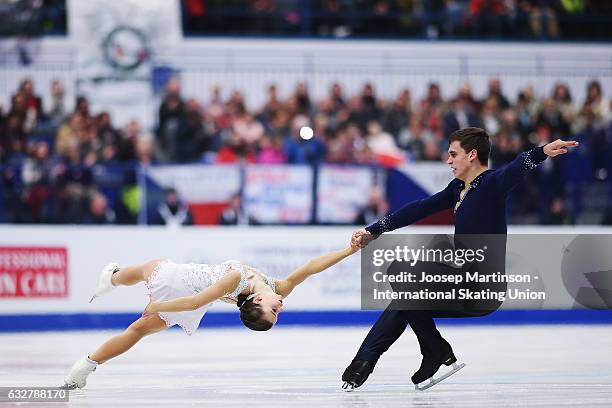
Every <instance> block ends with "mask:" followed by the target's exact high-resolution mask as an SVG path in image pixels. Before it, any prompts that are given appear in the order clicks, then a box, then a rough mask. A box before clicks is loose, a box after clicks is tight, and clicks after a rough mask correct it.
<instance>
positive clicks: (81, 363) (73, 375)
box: [59, 356, 98, 390]
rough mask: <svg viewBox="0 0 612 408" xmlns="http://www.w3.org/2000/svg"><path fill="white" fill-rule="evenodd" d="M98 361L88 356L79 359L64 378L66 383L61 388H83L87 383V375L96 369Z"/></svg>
mask: <svg viewBox="0 0 612 408" xmlns="http://www.w3.org/2000/svg"><path fill="white" fill-rule="evenodd" d="M97 366H98V363H96V362H95V361H93V360H91V359H90V358H89V357H88V356H85V357H83V358H81V359H79V360H78V361H77V362H76V363H74V365H73V366H72V368H71V369H70V372H69V373H68V376H67V377H66V378H65V379H64V384H63V385H61V386H60V387H59V388H62V389H65V390H74V389H77V388H83V387H85V385H87V376H88V375H89V374H91V373H93V372H94V371H96V367H97Z"/></svg>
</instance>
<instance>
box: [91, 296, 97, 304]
mask: <svg viewBox="0 0 612 408" xmlns="http://www.w3.org/2000/svg"><path fill="white" fill-rule="evenodd" d="M95 298H97V296H96V295H93V296H92V297H91V299H89V303H91V302H93V300H94V299H95Z"/></svg>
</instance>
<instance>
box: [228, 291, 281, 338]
mask: <svg viewBox="0 0 612 408" xmlns="http://www.w3.org/2000/svg"><path fill="white" fill-rule="evenodd" d="M247 297H248V296H247V295H243V294H240V295H238V301H237V302H236V305H237V306H238V308H239V309H240V320H242V323H243V324H244V325H245V326H246V327H248V328H249V329H251V330H255V331H266V330H270V329H271V328H272V326H274V323H272V322H270V321H268V320H266V319H263V318H262V317H261V315H262V314H263V313H262V312H261V306H259V305H258V304H255V303H253V299H249V300H247Z"/></svg>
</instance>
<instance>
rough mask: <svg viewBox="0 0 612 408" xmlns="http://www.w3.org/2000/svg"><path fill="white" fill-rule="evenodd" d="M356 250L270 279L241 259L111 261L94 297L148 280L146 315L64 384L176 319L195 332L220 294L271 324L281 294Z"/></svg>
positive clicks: (250, 321) (258, 323) (243, 313)
mask: <svg viewBox="0 0 612 408" xmlns="http://www.w3.org/2000/svg"><path fill="white" fill-rule="evenodd" d="M358 250H359V247H358V246H353V247H348V248H345V249H342V250H339V251H334V252H330V253H328V254H325V255H321V256H318V257H316V258H314V259H311V260H310V261H308V262H307V263H306V264H304V265H303V266H301V267H300V268H298V269H296V270H295V271H293V272H292V273H291V274H289V275H288V276H287V277H286V278H285V279H271V278H269V277H267V276H266V275H264V274H263V273H261V272H259V271H257V270H256V269H254V268H252V267H250V266H248V265H245V264H242V263H240V262H238V261H226V262H224V263H222V264H220V265H208V264H193V263H191V264H176V263H173V262H170V261H168V260H155V261H151V262H148V263H145V264H143V265H139V266H128V267H124V268H120V267H119V266H118V265H117V264H116V263H112V264H109V265H107V266H106V267H105V268H104V270H103V271H102V273H101V275H100V279H99V282H98V286H97V288H96V291H95V294H94V296H93V298H92V299H91V300H93V299H95V298H96V297H99V296H102V295H103V294H105V293H108V292H109V291H111V290H112V289H114V288H115V287H116V286H119V285H126V286H130V285H135V284H136V283H139V282H145V285H146V287H147V292H148V294H149V298H150V299H151V301H150V302H149V304H148V305H147V307H146V308H145V311H144V313H143V315H142V317H140V318H139V319H138V320H136V321H135V322H134V323H132V324H131V325H130V326H129V327H128V328H127V329H126V330H125V331H124V332H123V333H121V334H119V335H117V336H114V337H113V338H111V339H110V340H108V341H107V342H106V343H104V344H102V345H101V346H100V347H99V348H98V349H97V350H96V351H94V352H93V353H92V354H90V355H88V356H85V357H83V358H81V359H80V360H78V361H77V362H76V363H75V364H74V365H73V366H72V368H71V369H70V372H69V373H68V376H67V377H66V378H65V379H64V385H62V388H66V389H75V388H83V387H85V385H86V382H87V376H88V375H89V374H91V373H92V372H93V371H94V370H95V369H96V367H97V366H98V365H99V364H102V363H105V362H106V361H108V360H110V359H111V358H113V357H116V356H118V355H120V354H123V353H125V352H126V351H128V350H129V349H130V348H131V347H132V346H133V345H135V344H136V343H137V342H138V341H139V340H140V339H142V338H143V337H145V336H147V335H149V334H152V333H156V332H159V331H162V330H164V329H165V328H167V327H170V326H173V325H175V324H177V325H179V326H180V327H181V328H182V329H183V330H184V331H185V333H187V334H188V335H191V334H192V333H193V332H194V331H195V330H196V329H197V328H198V326H199V324H200V320H201V319H202V317H203V316H204V313H205V312H206V310H207V308H208V305H210V304H211V303H213V302H214V301H216V300H223V301H226V302H230V303H236V305H237V306H238V308H239V309H240V319H241V320H242V322H243V323H244V325H245V326H247V327H248V328H249V329H252V330H257V331H263V330H268V329H270V328H272V326H274V324H275V323H276V321H277V319H278V314H279V312H280V311H281V310H282V308H283V298H285V297H287V296H288V295H289V294H290V293H291V291H292V290H293V289H294V288H295V287H296V286H297V285H299V284H300V283H302V282H303V281H304V280H305V279H306V278H308V277H309V276H311V275H314V274H316V273H319V272H322V271H324V270H325V269H327V268H329V267H331V266H333V265H335V264H336V263H338V262H340V261H341V260H343V259H344V258H346V257H347V256H349V255H351V254H353V253H355V252H356V251H358Z"/></svg>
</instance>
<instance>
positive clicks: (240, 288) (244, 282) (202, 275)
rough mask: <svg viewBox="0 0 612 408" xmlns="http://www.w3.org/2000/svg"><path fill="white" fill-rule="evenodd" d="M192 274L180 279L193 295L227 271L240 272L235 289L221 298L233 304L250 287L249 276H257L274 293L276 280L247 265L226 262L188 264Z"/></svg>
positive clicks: (184, 275)
mask: <svg viewBox="0 0 612 408" xmlns="http://www.w3.org/2000/svg"><path fill="white" fill-rule="evenodd" d="M189 266H190V269H191V271H192V273H189V274H183V275H182V276H181V279H182V280H183V282H184V283H185V285H187V287H189V288H190V289H191V290H193V291H194V294H195V293H198V292H201V291H202V290H204V289H206V288H207V287H209V286H211V285H213V284H214V283H215V282H217V281H218V280H219V279H221V278H223V277H224V276H225V274H226V273H227V271H228V269H234V270H237V271H239V272H240V281H239V282H238V285H237V286H236V288H235V289H234V290H233V291H231V292H229V293H227V294H226V295H225V296H223V297H222V298H221V300H223V301H225V302H231V303H235V302H237V301H238V295H239V294H240V293H242V292H244V290H245V289H247V288H248V287H249V285H250V282H249V279H250V278H251V276H253V275H255V274H258V275H260V276H261V277H262V278H263V280H264V282H265V283H266V284H267V285H268V286H270V288H272V290H273V291H274V292H276V280H275V279H273V278H269V277H267V276H266V275H264V274H263V273H261V272H259V271H258V270H257V269H255V268H252V267H250V266H248V265H245V264H242V263H240V262H238V261H226V262H224V263H222V264H217V265H209V264H193V263H192V264H189Z"/></svg>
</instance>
